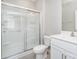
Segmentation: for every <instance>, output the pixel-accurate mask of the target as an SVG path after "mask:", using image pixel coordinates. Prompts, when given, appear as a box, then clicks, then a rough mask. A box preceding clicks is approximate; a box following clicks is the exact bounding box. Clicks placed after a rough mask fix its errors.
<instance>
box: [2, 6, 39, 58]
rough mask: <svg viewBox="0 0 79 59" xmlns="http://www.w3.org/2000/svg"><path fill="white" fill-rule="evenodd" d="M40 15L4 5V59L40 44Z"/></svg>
mask: <svg viewBox="0 0 79 59" xmlns="http://www.w3.org/2000/svg"><path fill="white" fill-rule="evenodd" d="M39 17H40V16H39V13H37V12H33V11H28V10H25V9H21V8H16V7H12V6H8V5H4V4H2V23H1V24H2V58H5V57H9V56H12V55H15V54H18V53H20V52H23V51H25V50H28V49H31V48H33V47H34V46H36V45H38V44H39Z"/></svg>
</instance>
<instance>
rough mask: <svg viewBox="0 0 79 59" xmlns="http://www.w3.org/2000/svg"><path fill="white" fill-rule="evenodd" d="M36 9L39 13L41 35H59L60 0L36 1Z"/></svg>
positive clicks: (60, 18)
mask: <svg viewBox="0 0 79 59" xmlns="http://www.w3.org/2000/svg"><path fill="white" fill-rule="evenodd" d="M37 7H38V10H40V11H41V23H42V27H41V28H42V33H43V35H52V34H56V33H60V31H61V20H62V9H61V7H62V3H61V0H38V3H37Z"/></svg>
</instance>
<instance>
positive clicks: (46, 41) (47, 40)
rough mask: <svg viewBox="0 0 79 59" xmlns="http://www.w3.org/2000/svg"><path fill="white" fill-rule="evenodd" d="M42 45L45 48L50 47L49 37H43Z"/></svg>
mask: <svg viewBox="0 0 79 59" xmlns="http://www.w3.org/2000/svg"><path fill="white" fill-rule="evenodd" d="M44 44H45V45H46V46H50V44H51V39H50V37H49V36H44Z"/></svg>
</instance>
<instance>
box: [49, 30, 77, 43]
mask: <svg viewBox="0 0 79 59" xmlns="http://www.w3.org/2000/svg"><path fill="white" fill-rule="evenodd" d="M74 34H75V36H74V37H72V36H71V32H69V31H62V32H61V34H55V35H51V36H50V38H51V39H52V38H55V39H59V40H62V41H66V42H69V43H72V44H77V35H76V32H75V33H74Z"/></svg>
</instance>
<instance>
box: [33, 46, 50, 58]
mask: <svg viewBox="0 0 79 59" xmlns="http://www.w3.org/2000/svg"><path fill="white" fill-rule="evenodd" d="M47 48H48V46H46V45H38V46H36V47H34V48H33V51H34V53H35V54H36V59H45V58H46V56H47V55H46V54H47V52H46V51H47Z"/></svg>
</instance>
